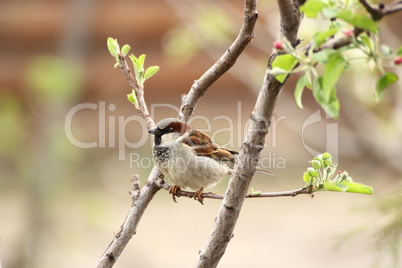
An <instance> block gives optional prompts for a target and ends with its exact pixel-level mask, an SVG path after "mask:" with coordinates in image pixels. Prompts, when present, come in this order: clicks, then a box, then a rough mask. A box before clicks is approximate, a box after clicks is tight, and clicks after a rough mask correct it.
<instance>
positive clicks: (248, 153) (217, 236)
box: [196, 0, 301, 268]
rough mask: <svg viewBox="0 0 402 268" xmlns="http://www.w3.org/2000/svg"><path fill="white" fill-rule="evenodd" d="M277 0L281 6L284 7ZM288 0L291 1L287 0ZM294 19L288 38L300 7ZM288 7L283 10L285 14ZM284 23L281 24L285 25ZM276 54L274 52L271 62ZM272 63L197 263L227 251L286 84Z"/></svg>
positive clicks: (206, 264)
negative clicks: (272, 73) (273, 115)
mask: <svg viewBox="0 0 402 268" xmlns="http://www.w3.org/2000/svg"><path fill="white" fill-rule="evenodd" d="M281 1H283V0H278V4H279V6H280V8H285V7H284V6H283V5H281V4H282V3H281ZM288 3H289V1H288ZM294 11H295V13H291V14H293V15H294V21H296V22H297V23H293V25H294V27H296V29H294V30H292V31H289V30H284V29H282V30H281V32H282V33H283V32H285V31H287V32H292V33H293V35H294V36H288V37H287V38H288V39H289V38H290V39H292V40H297V30H298V27H299V25H300V22H298V21H297V20H301V15H300V14H299V12H298V10H297V9H296V10H294ZM284 13H285V11H281V14H284ZM286 26H287V25H286V24H285V23H282V24H281V27H282V28H283V27H286ZM275 57H276V53H273V54H272V55H271V57H270V62H272V61H271V60H273V59H274V58H275ZM269 71H270V66H268V68H267V70H266V73H265V77H264V81H263V84H262V86H261V89H260V92H259V94H258V98H257V101H256V104H255V107H254V110H253V112H252V114H251V116H250V125H249V127H248V131H247V135H246V137H245V141H244V143H243V146H242V147H241V150H240V153H239V160H238V162H237V163H236V166H235V171H234V173H233V174H232V177H231V179H230V183H229V186H228V189H227V191H226V193H225V197H224V199H223V201H222V205H221V207H220V209H219V213H218V215H217V218H216V220H215V225H214V227H213V230H212V232H211V234H210V236H209V239H208V242H207V245H206V246H205V247H204V248H203V249H202V250H201V252H200V255H199V258H198V261H197V264H196V267H199V268H201V267H202V268H213V267H216V266H217V265H218V263H219V261H220V259H221V258H222V256H223V254H224V253H225V250H226V247H227V245H228V243H229V241H230V239H231V238H232V237H233V230H234V227H235V225H236V221H237V219H238V216H239V214H240V210H241V207H242V204H243V201H244V198H245V196H246V194H247V191H248V187H249V185H250V182H251V179H252V177H253V175H254V173H255V171H256V167H255V165H256V163H258V161H256V160H259V157H260V152H261V150H262V149H263V148H264V142H265V141H264V140H265V136H266V134H267V133H268V128H269V125H270V119H271V117H272V114H273V111H274V108H275V103H276V99H277V96H278V94H279V92H280V90H281V88H282V86H283V84H281V83H279V82H278V81H277V80H276V79H275V77H273V76H272V75H271V74H270V72H269Z"/></svg>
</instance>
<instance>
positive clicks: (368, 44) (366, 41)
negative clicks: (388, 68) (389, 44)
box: [357, 34, 374, 51]
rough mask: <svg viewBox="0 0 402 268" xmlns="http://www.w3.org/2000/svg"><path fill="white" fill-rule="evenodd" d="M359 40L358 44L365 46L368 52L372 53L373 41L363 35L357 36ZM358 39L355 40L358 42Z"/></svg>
mask: <svg viewBox="0 0 402 268" xmlns="http://www.w3.org/2000/svg"><path fill="white" fill-rule="evenodd" d="M359 39H360V41H361V42H360V43H361V44H363V45H364V46H366V47H367V48H368V49H369V51H373V49H374V47H373V41H372V40H371V38H370V37H368V36H367V35H365V34H362V35H360V36H359ZM359 39H357V40H359Z"/></svg>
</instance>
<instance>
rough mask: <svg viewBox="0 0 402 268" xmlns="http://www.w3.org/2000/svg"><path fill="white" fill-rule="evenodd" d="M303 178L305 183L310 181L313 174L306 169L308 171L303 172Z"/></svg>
mask: <svg viewBox="0 0 402 268" xmlns="http://www.w3.org/2000/svg"><path fill="white" fill-rule="evenodd" d="M303 180H304V182H305V183H310V180H311V176H310V174H309V173H308V171H306V172H304V173H303Z"/></svg>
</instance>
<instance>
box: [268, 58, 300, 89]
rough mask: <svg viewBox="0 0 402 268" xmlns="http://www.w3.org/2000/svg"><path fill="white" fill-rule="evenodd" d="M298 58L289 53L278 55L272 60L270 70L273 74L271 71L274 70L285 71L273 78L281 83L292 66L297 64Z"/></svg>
mask: <svg viewBox="0 0 402 268" xmlns="http://www.w3.org/2000/svg"><path fill="white" fill-rule="evenodd" d="M297 63H298V60H297V59H296V58H295V57H293V56H292V55H290V54H283V55H278V56H277V57H276V58H275V60H274V61H273V62H272V69H271V71H270V73H271V74H273V75H275V74H274V73H273V72H275V71H279V70H281V71H285V73H283V74H279V75H276V76H275V78H276V80H278V81H279V82H280V83H283V82H284V81H285V79H286V77H287V76H288V74H289V73H290V72H291V71H292V70H293V68H294V67H295V66H296V65H297Z"/></svg>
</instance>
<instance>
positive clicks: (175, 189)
mask: <svg viewBox="0 0 402 268" xmlns="http://www.w3.org/2000/svg"><path fill="white" fill-rule="evenodd" d="M179 190H180V187H179V186H177V185H174V186H172V187H170V189H169V194H171V195H172V198H173V201H174V202H175V203H177V201H176V196H177V192H178V191H179Z"/></svg>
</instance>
